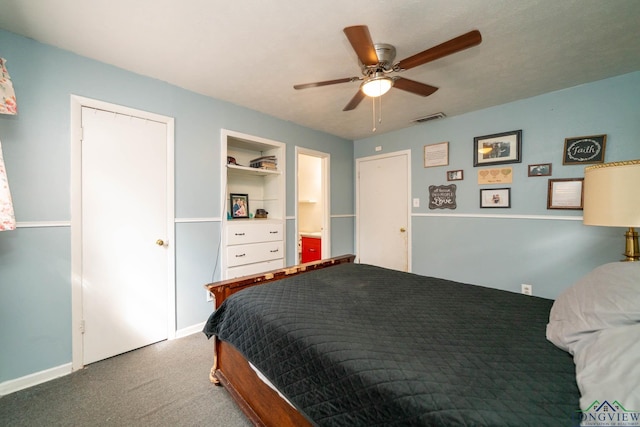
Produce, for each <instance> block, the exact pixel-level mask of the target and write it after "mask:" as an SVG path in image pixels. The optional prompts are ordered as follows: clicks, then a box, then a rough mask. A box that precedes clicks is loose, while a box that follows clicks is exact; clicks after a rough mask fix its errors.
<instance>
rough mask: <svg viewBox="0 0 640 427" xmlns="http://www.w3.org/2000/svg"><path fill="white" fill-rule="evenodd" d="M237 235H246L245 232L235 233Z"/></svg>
mask: <svg viewBox="0 0 640 427" xmlns="http://www.w3.org/2000/svg"><path fill="white" fill-rule="evenodd" d="M235 235H236V236H244V233H235Z"/></svg>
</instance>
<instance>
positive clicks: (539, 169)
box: [528, 163, 551, 176]
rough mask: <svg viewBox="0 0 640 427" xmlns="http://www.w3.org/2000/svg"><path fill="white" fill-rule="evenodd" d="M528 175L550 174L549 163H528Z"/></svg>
mask: <svg viewBox="0 0 640 427" xmlns="http://www.w3.org/2000/svg"><path fill="white" fill-rule="evenodd" d="M528 171H529V176H551V163H539V164H537V165H529V167H528Z"/></svg>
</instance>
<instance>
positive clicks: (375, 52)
mask: <svg viewBox="0 0 640 427" xmlns="http://www.w3.org/2000/svg"><path fill="white" fill-rule="evenodd" d="M344 33H345V35H346V36H347V39H348V40H349V43H351V46H352V47H353V50H355V52H356V55H357V56H358V60H359V63H360V69H361V71H362V77H346V78H342V79H335V80H327V81H323V82H315V83H305V84H298V85H294V86H293V88H294V89H307V88H312V87H319V86H328V85H333V84H338V83H350V82H355V81H359V80H362V83H361V84H360V89H359V90H358V92H356V94H355V95H354V97H353V98H351V101H349V103H348V104H347V105H346V106H345V107H344V108H343V110H342V111H349V110H353V109H355V108H356V107H357V106H358V104H360V101H362V100H363V99H364V97H365V96H370V97H379V96H382V95H384V94H385V93H387V91H389V89H391V88H392V87H395V88H397V89H400V90H404V91H406V92H411V93H414V94H416V95H420V96H429V95H431V94H432V93H434V92H435V91H437V90H438V88H437V87H434V86H430V85H428V84H424V83H420V82H417V81H415V80H409V79H405V78H403V77H398V76H391V75H390V74H391V73H395V72H401V71H404V70H408V69H410V68H414V67H417V66H419V65H423V64H426V63H427V62H431V61H435V60H436V59H440V58H442V57H445V56H447V55H451V54H453V53H456V52H460V51H461V50H465V49H468V48H470V47H473V46H476V45H478V44H480V42H481V41H482V36H481V35H480V31H478V30H473V31H470V32H468V33H466V34H463V35H461V36H458V37H456V38H453V39H451V40H449V41H446V42H444V43H442V44H439V45H437V46H434V47H432V48H430V49H427V50H424V51H422V52H420V53H416V54H415V55H413V56H410V57H408V58H405V59H403V60H401V61H399V62H396V63H394V62H393V61H394V60H395V57H396V48H395V47H393V46H392V45H390V44H386V43H375V44H374V43H373V41H372V40H371V34H370V33H369V28H367V26H366V25H355V26H352V27H346V28H345V29H344Z"/></svg>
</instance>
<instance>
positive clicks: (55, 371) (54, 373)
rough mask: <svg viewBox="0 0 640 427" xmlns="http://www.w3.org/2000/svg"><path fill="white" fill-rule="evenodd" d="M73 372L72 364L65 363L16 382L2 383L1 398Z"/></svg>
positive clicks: (18, 379)
mask: <svg viewBox="0 0 640 427" xmlns="http://www.w3.org/2000/svg"><path fill="white" fill-rule="evenodd" d="M71 371H72V369H71V363H65V364H64V365H60V366H56V367H55V368H50V369H46V370H44V371H40V372H36V373H33V374H29V375H26V376H24V377H20V378H16V379H14V380H9V381H5V382H2V383H0V396H5V395H7V394H11V393H14V392H16V391H19V390H23V389H25V388H29V387H33V386H34V385H38V384H42V383H44V382H47V381H51V380H54V379H56V378H59V377H63V376H65V375H69V374H70V373H71Z"/></svg>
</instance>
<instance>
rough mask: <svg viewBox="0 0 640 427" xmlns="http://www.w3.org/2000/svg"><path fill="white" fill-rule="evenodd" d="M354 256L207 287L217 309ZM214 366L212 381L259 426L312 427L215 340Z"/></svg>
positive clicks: (233, 351) (238, 356)
mask: <svg viewBox="0 0 640 427" xmlns="http://www.w3.org/2000/svg"><path fill="white" fill-rule="evenodd" d="M354 259H355V256H354V255H343V256H339V257H335V258H330V259H326V260H320V261H314V262H309V263H306V264H300V265H296V266H293V267H286V268H283V269H280V270H273V271H269V272H266V273H262V274H259V275H254V276H243V277H239V278H236V279H229V280H224V281H222V282H216V283H210V284H208V285H205V287H206V288H207V290H208V291H209V292H211V293H212V294H213V296H214V307H215V308H216V309H217V308H218V307H220V305H221V304H222V303H223V302H224V300H225V299H226V298H228V297H229V296H231V295H233V294H234V293H236V292H239V291H241V290H243V289H245V288H248V287H251V286H257V285H262V284H265V283H269V282H274V281H276V280H280V279H284V278H287V277H291V276H295V275H298V274H302V273H306V272H309V271H313V270H319V269H321V268H327V267H331V266H334V265H338V264H344V263H352V262H353V260H354ZM213 340H214V351H213V367H212V368H211V372H210V374H209V379H210V380H211V382H212V383H214V384H216V385H222V386H224V387H225V388H226V389H227V391H228V392H229V394H230V395H231V397H232V398H233V400H235V402H236V403H237V404H238V406H239V407H240V409H241V410H242V411H243V412H244V413H245V415H246V416H247V417H248V418H249V420H250V421H251V422H252V423H253V424H254V425H256V426H283V427H284V426H302V427H304V426H311V425H312V424H311V423H310V422H309V420H307V418H305V417H304V416H303V415H302V414H300V413H299V412H298V411H297V410H296V409H295V408H294V407H293V406H291V404H290V403H289V402H287V401H286V400H285V399H283V398H282V397H281V396H280V395H279V394H278V393H277V392H276V391H275V390H273V389H272V388H271V387H269V386H268V385H267V384H266V383H265V382H264V381H262V380H261V379H260V378H259V377H258V375H257V374H256V372H255V371H254V369H253V368H252V367H251V366H250V365H249V363H248V362H247V361H246V360H245V359H244V357H243V356H242V355H241V354H240V353H239V352H238V351H237V350H236V349H235V348H233V346H231V345H229V344H227V343H226V342H224V341H220V340H218V339H216V337H213Z"/></svg>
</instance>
